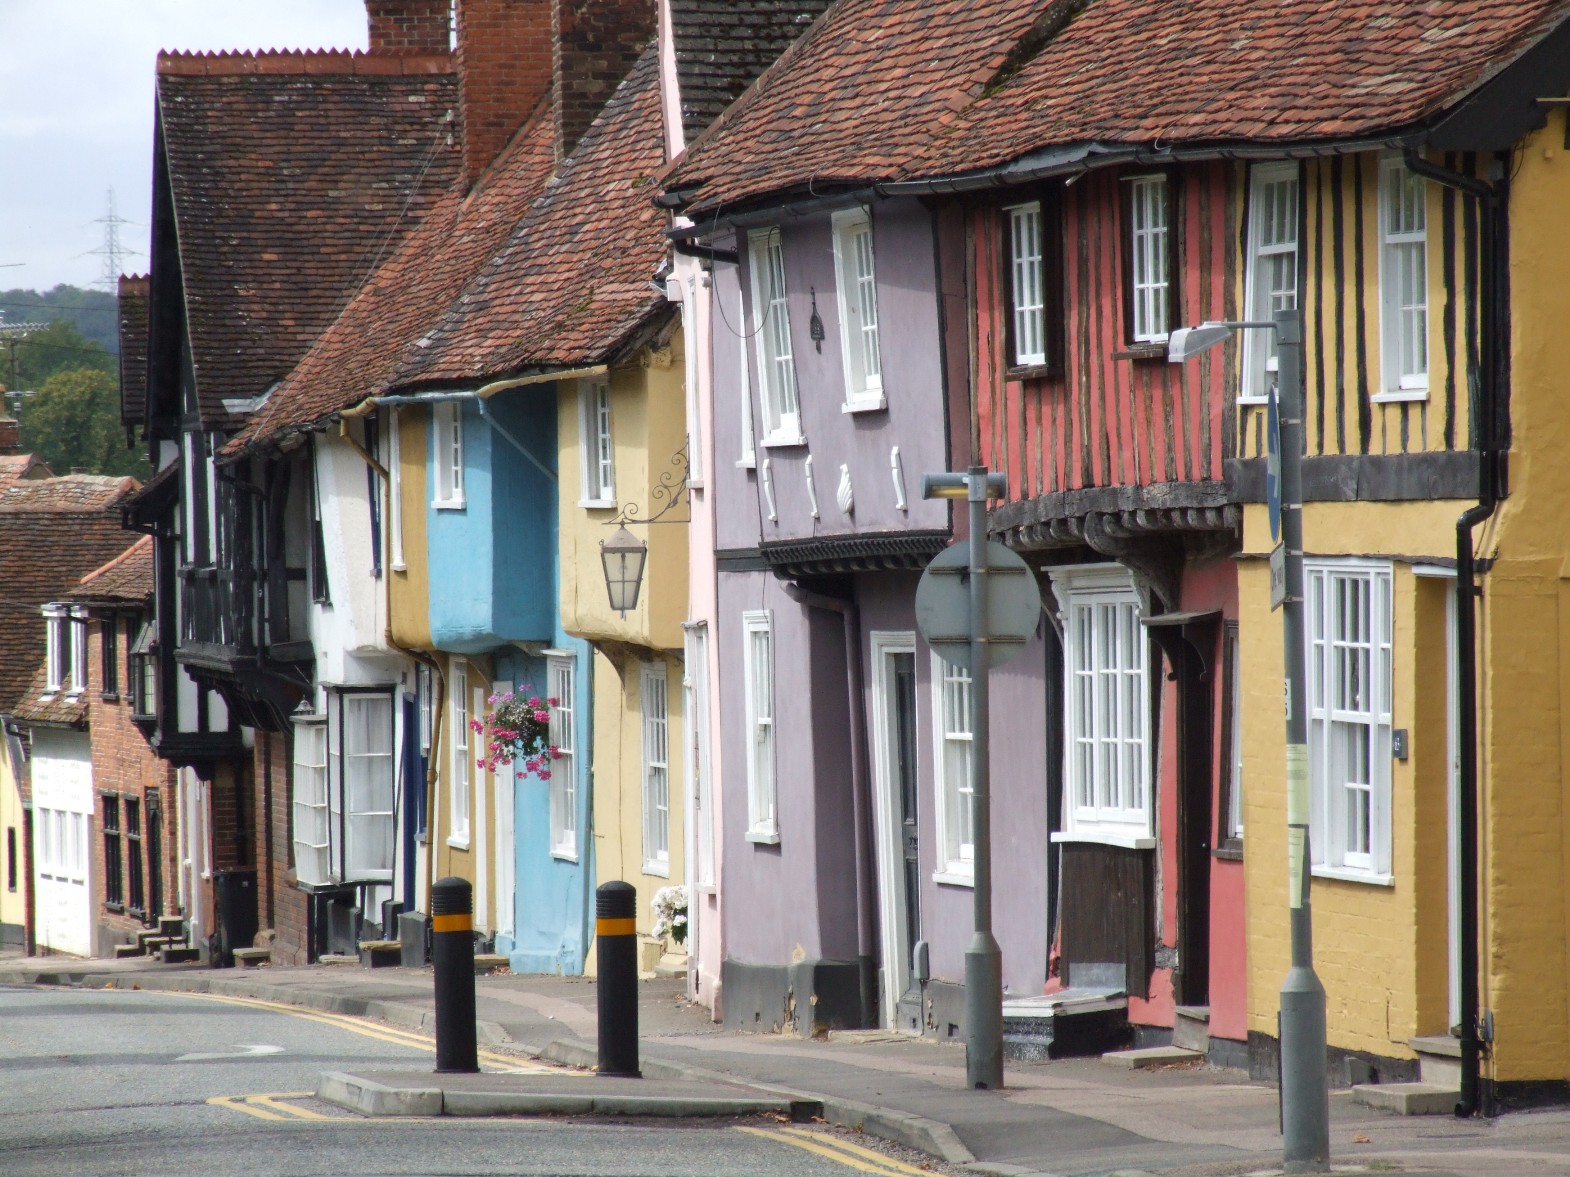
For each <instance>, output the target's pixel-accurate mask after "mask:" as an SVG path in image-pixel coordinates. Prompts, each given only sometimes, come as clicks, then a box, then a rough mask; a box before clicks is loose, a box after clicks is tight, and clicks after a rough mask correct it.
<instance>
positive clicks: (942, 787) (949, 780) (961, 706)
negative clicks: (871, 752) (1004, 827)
mask: <svg viewBox="0 0 1570 1177" xmlns="http://www.w3.org/2000/svg"><path fill="white" fill-rule="evenodd" d="M931 663H932V679H931V688H930V694H931V696H932V699H931V702H932V787H933V800H934V802H935V803H934V805H933V809H932V816H933V825H934V831H935V833H936V835H937V837H936V839H935V841H936V843H937V867H936V869H935V870H934V871H933V872H932V881H933V882H935V883H945V884H948V885H950V886H960V887H973V886H975V881H976V862H975V857H976V843H975V807H974V806H975V795H974V784H975V777H974V776H973V775H972V768H971V766H972V763H973V759H974V757H975V755H976V745H975V732H974V730H973V728H972V711H971V691H972V690H973V689H974V687H973V680H972V679H971V676H970V672H969V671H968V670H966V669H965V668H963V667H960V666H956V665H954V664H953V663H950V662H946V661H944V660H943V659H942V658H941V657H939V656H938V654H937V652H936V651H933V652H932V659H931ZM951 720H954V721H959V720H962V721H963V727H961V725H960V723H959V722H951ZM961 748H963V749H964V751H963V752H962V753H961V752H960V749H961ZM951 753H956V754H957V756H956V759H958V760H961V761H963V764H964V766H965V767H964V772H963V776H964V779H963V780H959V779H955V774H954V773H952V772H951V771H950V767H951ZM967 833H968V834H969V835H970V841H968V842H967V841H966V840H965V836H966V834H967Z"/></svg>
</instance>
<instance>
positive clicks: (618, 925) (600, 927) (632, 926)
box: [594, 916, 638, 936]
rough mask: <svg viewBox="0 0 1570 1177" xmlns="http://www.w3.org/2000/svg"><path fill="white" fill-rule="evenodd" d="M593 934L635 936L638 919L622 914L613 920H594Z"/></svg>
mask: <svg viewBox="0 0 1570 1177" xmlns="http://www.w3.org/2000/svg"><path fill="white" fill-rule="evenodd" d="M594 934H595V935H596V936H636V935H637V934H638V921H637V920H635V919H633V918H632V917H631V916H623V917H622V918H621V919H614V920H595V921H594Z"/></svg>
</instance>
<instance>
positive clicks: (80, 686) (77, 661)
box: [68, 609, 87, 695]
mask: <svg viewBox="0 0 1570 1177" xmlns="http://www.w3.org/2000/svg"><path fill="white" fill-rule="evenodd" d="M68 629H69V632H70V634H71V638H70V641H71V684H70V686H71V689H70V691H69V692H68V693H69V694H72V695H80V694H81V693H82V692H83V691H85V690H87V610H86V609H72V610H71V619H70V624H69V626H68Z"/></svg>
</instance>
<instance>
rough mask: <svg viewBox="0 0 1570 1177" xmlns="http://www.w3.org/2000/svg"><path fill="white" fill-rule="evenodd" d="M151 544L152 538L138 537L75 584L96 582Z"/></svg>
mask: <svg viewBox="0 0 1570 1177" xmlns="http://www.w3.org/2000/svg"><path fill="white" fill-rule="evenodd" d="M152 542H153V537H152V536H150V535H142V536H138V537H137V538H136V539H135V540H133V541H132V542H131V544H130V545H129V546H128V547H127V548H126V549H125V551H123V552H121V553H120V554H119V555H118V556H115V557H114V558H113V559H111V560H108V561H106V562H105V563H103V564H100V565H99V566H98V567H97V568H94V569H93V570H92V571H91V572H89V573H87V574H86V575H84V576H83V577H82V579H81V580H79V581H78V582H77V583H78V584H88V583H89V582H91V581H94V580H97V579H98V578H99V577H100V576H103V575H105V574H106V573H109V572H112V571H113V570H114V569H115V568H117V567H119V566H120V565H121V564H124V563H125V562H126V561H127V560H130V559H132V558H133V557H135V556H136V555H138V554H139V553H140V552H141V551H142V550H143V549H146V548H149V547H151V546H152Z"/></svg>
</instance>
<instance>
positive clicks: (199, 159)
mask: <svg viewBox="0 0 1570 1177" xmlns="http://www.w3.org/2000/svg"><path fill="white" fill-rule="evenodd" d="M450 71H451V64H450V62H449V59H448V58H447V57H446V56H441V57H421V58H410V59H403V58H396V57H377V56H371V55H365V54H349V53H334V52H327V53H305V54H301V53H260V54H219V55H180V54H165V55H162V56H160V58H159V61H158V117H159V128H160V135H161V142H162V149H163V153H164V155H165V157H166V159H167V163H168V175H169V182H170V190H171V195H172V199H173V207H174V215H175V221H176V226H177V229H178V239H179V248H180V266H181V275H182V277H183V280H184V285H185V300H186V309H187V313H188V319H189V326H188V329H189V333H190V339H191V347H192V354H193V362H194V365H195V368H196V377H197V389H198V393H199V396H200V400H201V408H202V413H203V416H204V419H206V420H207V421H208V422H209V423H217V424H223V423H225V422H226V420H227V414H226V412H225V410H224V408H223V405H222V402H223V401H224V400H242V401H243V400H247V399H250V398H253V397H256V396H259V395H260V394H262V393H263V392H265V391H266V390H267V389H268V388H269V387H271V386H272V385H273V384H274V383H276V382H277V381H279V380H282V379H283V378H284V377H285V376H286V375H288V373H289V371H290V369H292V368H293V367H294V365H295V364H296V363H297V362H298V361H299V359H300V357H301V356H303V355H304V354H305V352H306V349H307V348H308V347H309V346H310V345H311V343H312V341H313V340H314V339H315V338H316V337H317V336H318V335H319V334H321V332H322V331H323V330H324V329H325V328H326V327H327V326H328V325H329V324H330V323H331V322H332V321H333V319H334V318H336V317H337V315H338V314H339V312H340V311H342V310H343V308H344V306H345V305H346V304H347V302H348V301H349V298H350V297H351V296H352V295H353V293H354V291H355V290H356V289H357V288H358V287H359V285H360V283H361V282H363V281H364V280H365V279H366V278H367V277H368V276H369V275H370V274H371V273H372V272H373V271H374V269H375V267H376V265H377V263H378V261H380V260H381V259H383V258H385V257H386V256H387V255H388V254H390V253H391V252H392V250H393V249H395V248H396V246H397V244H398V242H399V240H400V239H401V237H402V236H403V234H405V233H406V232H407V231H408V230H409V229H410V228H411V227H412V226H413V225H415V224H416V223H418V221H419V219H420V218H421V217H422V216H423V215H424V214H425V212H426V211H427V210H428V209H429V207H430V206H431V205H432V204H433V203H434V202H435V201H436V200H437V199H438V198H439V196H440V194H441V193H442V192H443V191H445V190H446V188H447V187H448V185H449V184H450V183H451V181H452V179H453V177H454V176H455V175H456V174H457V168H458V152H457V150H456V149H455V148H454V147H453V146H452V145H451V144H450V143H449V142H448V139H449V136H448V134H447V127H446V124H445V121H444V120H445V119H446V117H447V114H448V112H449V111H451V110H452V109H453V108H454V106H455V104H456V100H457V87H456V80H455V77H454V75H453V74H452V73H451V72H450Z"/></svg>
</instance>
